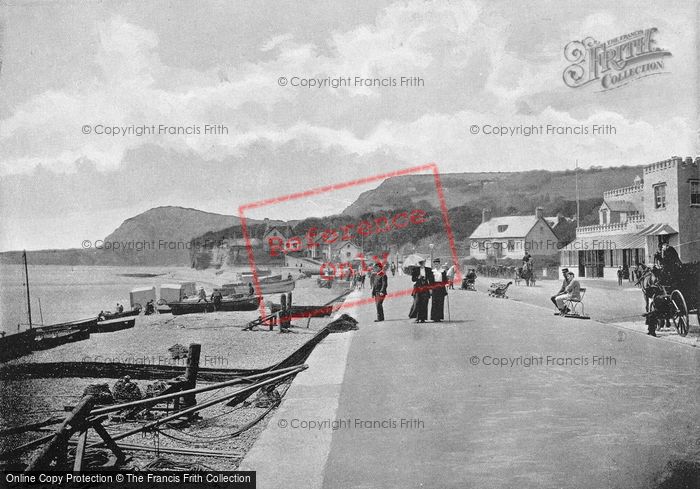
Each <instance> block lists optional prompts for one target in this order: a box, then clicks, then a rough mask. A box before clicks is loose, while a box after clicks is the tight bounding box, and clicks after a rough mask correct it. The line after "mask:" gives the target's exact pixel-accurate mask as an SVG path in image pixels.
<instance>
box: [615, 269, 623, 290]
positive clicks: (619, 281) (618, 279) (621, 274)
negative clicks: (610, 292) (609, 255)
mask: <svg viewBox="0 0 700 489" xmlns="http://www.w3.org/2000/svg"><path fill="white" fill-rule="evenodd" d="M623 275H624V272H623V271H622V267H617V285H619V286H620V287H622V276H623Z"/></svg>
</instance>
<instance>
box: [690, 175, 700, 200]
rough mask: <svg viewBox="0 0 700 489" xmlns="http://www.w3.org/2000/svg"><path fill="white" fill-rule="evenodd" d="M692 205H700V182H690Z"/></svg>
mask: <svg viewBox="0 0 700 489" xmlns="http://www.w3.org/2000/svg"><path fill="white" fill-rule="evenodd" d="M690 205H700V180H691V181H690Z"/></svg>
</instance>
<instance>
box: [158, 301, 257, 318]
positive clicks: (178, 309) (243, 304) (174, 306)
mask: <svg viewBox="0 0 700 489" xmlns="http://www.w3.org/2000/svg"><path fill="white" fill-rule="evenodd" d="M168 306H170V310H171V312H172V313H173V316H179V315H181V314H193V313H198V312H214V311H215V310H216V309H215V308H214V303H213V302H205V301H180V302H169V303H168ZM258 306H259V302H258V298H257V297H256V296H247V297H235V298H232V297H224V298H223V300H222V301H221V306H220V307H219V309H218V310H219V311H254V310H256V309H257V308H258Z"/></svg>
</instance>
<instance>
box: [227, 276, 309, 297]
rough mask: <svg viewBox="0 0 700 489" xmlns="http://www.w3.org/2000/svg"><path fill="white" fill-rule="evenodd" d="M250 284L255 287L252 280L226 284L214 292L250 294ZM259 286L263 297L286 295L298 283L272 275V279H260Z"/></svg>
mask: <svg viewBox="0 0 700 489" xmlns="http://www.w3.org/2000/svg"><path fill="white" fill-rule="evenodd" d="M248 284H251V285H253V279H252V278H251V279H250V280H249V281H248V282H239V283H235V284H224V285H222V286H221V288H218V289H214V290H215V291H216V290H218V291H220V292H221V294H222V295H231V294H248V293H249V286H248ZM258 284H259V285H260V294H262V295H269V294H286V293H287V292H291V291H293V290H294V287H295V286H296V281H295V280H294V279H293V278H286V279H282V275H272V276H270V277H261V278H258ZM253 287H254V286H253Z"/></svg>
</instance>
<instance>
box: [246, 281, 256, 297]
mask: <svg viewBox="0 0 700 489" xmlns="http://www.w3.org/2000/svg"><path fill="white" fill-rule="evenodd" d="M248 295H255V288H253V284H252V283H250V282H248Z"/></svg>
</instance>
